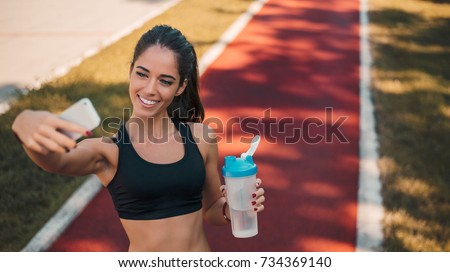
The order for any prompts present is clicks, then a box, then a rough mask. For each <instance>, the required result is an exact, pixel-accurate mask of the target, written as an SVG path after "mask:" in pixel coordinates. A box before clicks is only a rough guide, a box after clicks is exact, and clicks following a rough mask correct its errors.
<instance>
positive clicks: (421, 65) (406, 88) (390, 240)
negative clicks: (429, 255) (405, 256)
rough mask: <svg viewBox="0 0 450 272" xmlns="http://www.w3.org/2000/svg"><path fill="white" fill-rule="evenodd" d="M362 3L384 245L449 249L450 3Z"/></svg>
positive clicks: (409, 0) (410, 0)
mask: <svg viewBox="0 0 450 272" xmlns="http://www.w3.org/2000/svg"><path fill="white" fill-rule="evenodd" d="M369 4H370V12H369V20H370V22H371V25H370V41H371V48H372V55H373V59H374V63H373V67H372V80H373V83H372V84H373V86H372V90H373V95H374V102H375V108H376V118H377V132H378V133H379V141H380V150H379V151H380V161H379V165H380V169H381V175H382V183H383V190H382V194H383V199H384V206H385V210H386V214H385V218H384V234H385V240H384V250H386V251H450V36H449V29H450V4H449V1H418V0H416V1H413V0H404V1H389V0H369Z"/></svg>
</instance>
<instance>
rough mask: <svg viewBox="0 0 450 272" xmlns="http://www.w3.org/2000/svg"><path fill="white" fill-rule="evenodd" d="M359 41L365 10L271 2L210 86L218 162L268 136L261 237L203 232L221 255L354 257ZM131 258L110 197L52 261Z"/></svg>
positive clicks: (91, 208)
mask: <svg viewBox="0 0 450 272" xmlns="http://www.w3.org/2000/svg"><path fill="white" fill-rule="evenodd" d="M358 33H359V1H357V0H354V1H350V0H349V1H338V0H330V1H314V0H310V1H297V0H271V1H269V2H268V3H267V4H266V5H265V6H264V7H263V9H262V10H261V11H260V12H259V13H258V14H257V15H256V16H255V17H254V18H253V19H252V20H251V22H250V23H249V24H248V25H247V26H246V28H245V29H244V30H243V31H242V32H241V33H240V34H239V35H238V37H237V38H236V39H235V41H233V42H232V43H231V44H230V45H229V46H228V47H227V48H226V50H225V51H224V52H223V54H222V55H221V56H220V57H219V58H218V59H217V60H216V61H215V62H214V63H213V64H212V65H211V66H210V67H209V68H208V70H207V71H206V72H205V74H204V75H203V76H202V96H203V101H204V105H205V108H206V114H207V116H206V122H207V123H209V124H210V125H211V126H214V127H216V129H217V132H218V136H219V137H220V139H221V141H220V143H219V149H220V158H223V157H224V156H226V155H239V154H240V153H241V152H243V151H244V150H246V149H247V147H248V145H247V144H245V143H244V142H245V140H246V139H249V138H250V135H251V134H252V133H260V134H261V135H262V136H263V140H262V141H261V144H260V147H259V149H258V150H257V152H256V154H255V156H254V159H255V162H256V163H257V165H258V167H259V173H258V176H259V177H260V178H261V179H262V180H263V185H264V188H265V190H266V198H267V201H266V210H265V211H264V212H263V213H261V214H260V215H259V234H258V235H257V236H256V237H253V238H248V239H236V238H234V237H233V236H232V234H231V227H230V226H229V225H228V226H223V227H217V226H209V225H208V224H207V223H205V224H206V226H205V227H206V232H207V236H208V238H209V241H210V244H211V247H212V250H213V251H354V250H355V241H356V209H357V187H358V165H359V162H358V140H359V34H358ZM327 108H328V110H327ZM238 122H241V126H239V125H238ZM300 135H301V136H302V137H297V136H300ZM221 163H222V161H221V162H220V164H221ZM220 166H221V165H219V166H218V167H219V168H220ZM127 248H128V241H127V238H126V237H125V233H124V231H123V229H122V227H121V225H120V222H119V220H118V217H117V215H116V213H115V211H114V209H113V206H112V203H111V200H110V197H109V195H108V193H107V191H106V190H104V189H102V191H101V192H100V193H99V194H98V196H96V197H95V199H94V200H93V201H92V202H91V203H90V204H89V205H88V206H87V208H86V209H85V210H84V211H83V212H82V213H81V215H80V216H79V217H78V218H77V219H76V220H75V221H74V222H73V223H72V224H71V225H70V226H69V228H68V229H67V230H66V231H65V232H64V233H63V235H62V236H61V237H60V238H59V239H58V240H57V241H56V242H55V243H54V244H53V246H52V247H51V248H50V249H49V251H126V250H127Z"/></svg>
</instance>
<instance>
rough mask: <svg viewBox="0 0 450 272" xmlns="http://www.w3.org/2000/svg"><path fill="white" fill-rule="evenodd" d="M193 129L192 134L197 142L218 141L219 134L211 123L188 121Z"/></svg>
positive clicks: (209, 142)
mask: <svg viewBox="0 0 450 272" xmlns="http://www.w3.org/2000/svg"><path fill="white" fill-rule="evenodd" d="M187 124H188V125H189V127H190V129H191V131H192V136H193V137H194V139H195V140H196V142H197V144H199V143H204V144H215V143H217V136H216V133H215V130H214V128H212V127H211V126H209V125H206V124H202V123H195V122H188V123H187Z"/></svg>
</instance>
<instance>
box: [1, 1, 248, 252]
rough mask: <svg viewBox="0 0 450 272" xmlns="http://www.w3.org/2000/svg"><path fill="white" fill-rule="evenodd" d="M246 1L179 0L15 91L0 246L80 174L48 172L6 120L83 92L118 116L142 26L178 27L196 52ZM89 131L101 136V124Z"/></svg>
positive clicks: (6, 135)
mask: <svg viewBox="0 0 450 272" xmlns="http://www.w3.org/2000/svg"><path fill="white" fill-rule="evenodd" d="M251 2H252V1H250V0H215V1H204V0H184V1H182V2H180V3H179V4H178V5H176V6H174V7H172V8H171V9H169V10H168V11H166V12H165V13H164V14H162V15H160V16H158V17H156V18H154V19H152V20H150V21H149V22H147V23H146V24H145V25H144V26H143V27H142V28H140V29H137V30H136V31H134V32H133V33H131V34H130V35H128V36H126V37H124V38H122V39H121V40H120V41H118V42H116V43H114V44H112V45H110V46H108V47H107V48H104V49H103V50H101V51H100V52H99V53H98V54H96V55H95V56H92V57H91V58H89V59H86V60H85V61H83V62H82V63H81V64H80V65H79V66H77V67H75V68H73V69H72V70H71V71H70V72H69V73H68V74H67V75H65V76H63V77H61V78H58V79H55V80H54V81H52V82H49V83H47V84H45V85H43V86H42V87H41V88H40V89H39V90H34V91H31V92H30V93H29V94H28V95H27V96H23V97H20V99H19V100H18V101H17V103H15V104H14V105H13V107H12V108H11V110H10V111H9V112H7V113H6V114H4V115H2V116H0V137H1V139H2V143H1V145H0V187H1V188H2V192H1V193H0V195H1V198H0V226H1V231H0V251H19V250H21V249H22V248H23V247H24V246H25V245H26V243H28V241H29V240H30V239H31V238H32V237H33V235H34V234H35V233H36V232H37V231H38V230H39V229H40V228H41V227H42V226H43V224H45V222H46V221H47V220H48V219H49V218H50V217H51V216H52V215H53V214H54V213H55V212H56V211H57V209H58V208H59V207H60V206H61V205H62V203H63V202H64V201H65V200H66V199H67V198H68V197H69V196H70V195H71V194H72V192H73V191H74V190H75V189H76V188H77V187H78V186H79V185H80V184H81V183H82V181H83V180H85V178H84V177H78V178H74V177H65V176H60V175H54V174H48V173H46V172H44V171H43V170H41V169H39V168H38V167H37V166H35V165H34V164H33V163H32V162H31V160H30V159H29V158H28V157H27V156H26V154H25V152H24V151H23V149H22V147H21V146H20V145H19V144H18V143H17V141H16V139H15V138H14V137H13V136H12V133H11V124H12V122H13V120H14V118H15V116H16V115H17V114H18V113H19V112H21V111H22V110H24V109H35V110H48V111H51V112H59V111H62V110H63V109H65V108H66V107H68V106H69V105H71V104H72V103H73V102H75V101H77V100H78V99H80V98H81V97H84V96H87V97H89V98H90V99H91V100H92V102H93V104H94V105H95V106H96V108H97V110H98V112H99V114H100V116H101V117H102V119H104V118H106V117H109V116H117V117H120V118H121V117H122V109H123V108H131V105H130V102H129V96H128V69H129V63H130V61H131V57H132V53H133V48H134V45H135V44H136V42H137V40H138V39H139V37H140V36H141V35H142V34H143V33H144V32H145V31H146V30H148V29H149V28H151V27H152V26H153V25H155V24H170V25H172V26H174V27H177V28H179V29H180V30H181V31H182V32H183V33H184V34H185V35H186V36H187V38H188V39H189V40H190V41H191V42H192V43H193V44H194V46H195V48H196V50H197V54H198V56H199V58H200V57H201V56H202V55H203V53H204V52H205V51H206V50H207V49H208V48H209V47H210V46H211V45H212V44H214V43H215V42H216V41H217V40H218V38H219V37H220V35H221V34H222V33H223V32H224V31H225V30H226V29H227V28H228V26H229V25H231V23H232V22H233V21H234V20H236V18H237V17H238V16H239V15H240V14H241V13H242V12H244V11H245V10H246V9H247V7H248V5H249V4H250V3H251ZM104 125H106V124H104ZM94 133H96V135H97V136H100V135H102V134H101V133H102V130H101V129H100V128H99V129H97V130H96V131H94ZM107 136H108V135H107ZM94 220H95V219H94Z"/></svg>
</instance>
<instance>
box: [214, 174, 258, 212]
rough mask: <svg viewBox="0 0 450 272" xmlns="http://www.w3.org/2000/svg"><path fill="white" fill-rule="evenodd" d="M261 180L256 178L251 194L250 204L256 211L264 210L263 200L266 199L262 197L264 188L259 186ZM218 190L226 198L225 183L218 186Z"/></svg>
mask: <svg viewBox="0 0 450 272" xmlns="http://www.w3.org/2000/svg"><path fill="white" fill-rule="evenodd" d="M261 184H262V181H261V179H259V178H258V179H256V191H255V192H254V193H253V194H252V196H251V197H252V206H253V207H254V209H255V211H256V212H262V211H264V205H263V202H264V201H265V200H266V198H265V197H264V189H263V188H261ZM220 191H221V192H222V195H223V197H225V199H226V200H227V201H228V199H227V190H226V189H225V185H222V186H220Z"/></svg>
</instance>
